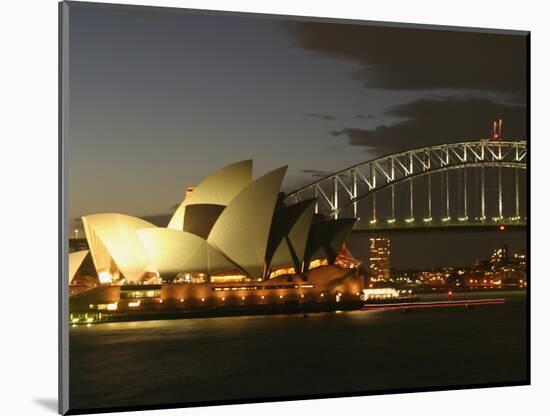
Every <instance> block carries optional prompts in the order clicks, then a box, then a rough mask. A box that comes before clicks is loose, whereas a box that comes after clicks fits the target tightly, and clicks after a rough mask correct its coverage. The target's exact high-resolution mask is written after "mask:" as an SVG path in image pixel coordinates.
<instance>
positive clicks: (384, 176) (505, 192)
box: [285, 140, 528, 232]
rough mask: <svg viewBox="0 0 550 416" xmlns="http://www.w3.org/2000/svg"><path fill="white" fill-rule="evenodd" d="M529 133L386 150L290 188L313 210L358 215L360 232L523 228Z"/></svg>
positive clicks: (332, 214)
mask: <svg viewBox="0 0 550 416" xmlns="http://www.w3.org/2000/svg"><path fill="white" fill-rule="evenodd" d="M527 158H528V157H527V146H526V142H525V141H501V140H497V141H490V140H480V141H470V142H460V143H450V144H442V145H437V146H429V147H422V148H418V149H413V150H408V151H404V152H400V153H396V154H391V155H388V156H384V157H380V158H377V159H374V160H370V161H367V162H364V163H360V164H357V165H355V166H351V167H348V168H346V169H344V170H341V171H339V172H336V173H334V174H331V175H329V176H326V177H324V178H322V179H320V180H318V181H316V182H313V183H311V184H309V185H307V186H304V187H302V188H300V189H298V190H295V191H293V192H290V193H288V194H287V195H286V196H285V200H286V201H287V202H289V203H296V202H299V201H302V200H306V199H309V198H316V201H317V202H316V205H315V212H316V213H319V214H324V215H326V216H328V217H331V218H335V219H336V218H346V217H352V218H357V219H358V221H357V223H356V224H355V228H354V232H373V231H384V232H386V231H392V230H395V231H402V230H418V229H446V228H450V227H452V228H463V229H470V228H474V227H475V228H478V229H495V228H497V227H498V228H500V229H504V228H505V227H506V228H524V227H525V225H526V220H527V207H526V200H527V198H526V195H527V178H526V172H527V169H526V168H527Z"/></svg>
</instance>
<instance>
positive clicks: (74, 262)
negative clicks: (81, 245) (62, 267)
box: [69, 250, 90, 283]
mask: <svg viewBox="0 0 550 416" xmlns="http://www.w3.org/2000/svg"><path fill="white" fill-rule="evenodd" d="M89 252H90V250H82V251H75V252H73V253H69V283H71V280H73V278H74V276H75V274H76V272H77V271H78V268H79V267H80V265H81V264H82V262H83V261H84V259H85V258H86V255H87V254H88V253H89Z"/></svg>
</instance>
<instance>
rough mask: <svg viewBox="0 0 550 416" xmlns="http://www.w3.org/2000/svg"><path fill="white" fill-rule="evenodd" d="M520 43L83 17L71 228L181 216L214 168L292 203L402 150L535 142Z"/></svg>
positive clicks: (185, 17) (85, 11)
mask: <svg viewBox="0 0 550 416" xmlns="http://www.w3.org/2000/svg"><path fill="white" fill-rule="evenodd" d="M526 62H527V56H526V40H525V37H524V36H520V35H518V34H487V33H467V32H460V31H456V32H452V31H442V30H426V29H423V30H420V29H414V30H413V29H400V28H391V27H382V26H365V25H359V24H355V25H349V24H335V23H321V22H308V21H298V20H281V19H274V18H268V17H258V16H254V15H240V16H234V15H206V14H202V15H201V14H200V13H199V12H190V11H184V10H182V9H180V10H178V11H175V9H165V10H163V9H160V8H142V7H127V6H125V7H113V6H108V5H93V6H91V5H89V4H75V3H71V5H70V73H69V76H70V131H69V141H70V143H69V158H70V163H69V202H70V218H71V219H74V218H78V217H80V216H82V215H86V214H90V213H96V212H113V211H115V212H123V213H127V214H129V215H135V216H154V215H167V214H170V213H171V212H173V210H174V209H175V205H176V204H178V203H179V202H180V201H181V199H182V198H183V194H184V191H185V189H186V188H187V186H189V185H196V184H198V183H199V182H200V180H201V179H203V178H204V177H205V176H207V175H208V174H209V173H211V172H212V171H214V170H216V169H219V168H221V167H223V166H225V165H227V164H230V163H232V162H235V161H239V160H243V159H249V158H252V159H253V160H254V176H255V177H257V176H259V175H261V174H263V173H265V172H267V171H268V170H271V169H274V168H277V167H279V166H282V165H288V166H289V168H288V173H287V176H286V179H285V182H284V190H286V191H290V190H292V189H294V188H296V187H298V186H301V185H305V184H307V183H309V182H312V181H313V180H315V179H317V178H318V177H319V176H325V175H326V174H328V173H331V172H334V171H338V170H341V169H344V168H346V167H348V166H351V165H353V164H356V163H359V162H364V161H367V160H369V159H371V158H373V157H375V156H380V155H383V154H388V153H391V152H394V151H396V150H405V149H408V148H414V147H418V146H423V145H430V144H440V143H445V142H450V141H459V140H477V139H480V138H484V137H488V136H489V134H490V128H491V122H492V120H493V119H495V118H496V117H499V116H500V117H503V118H504V120H505V129H504V136H505V137H509V138H513V139H525V134H526V128H525V126H526V116H525V115H526V108H525V105H526V88H527V87H526V77H527V73H526Z"/></svg>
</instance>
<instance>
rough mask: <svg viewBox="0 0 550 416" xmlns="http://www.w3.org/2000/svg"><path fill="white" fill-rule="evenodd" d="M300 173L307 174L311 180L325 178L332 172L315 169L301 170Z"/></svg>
mask: <svg viewBox="0 0 550 416" xmlns="http://www.w3.org/2000/svg"><path fill="white" fill-rule="evenodd" d="M300 172H302V173H307V174H309V175H310V176H311V177H312V178H324V177H325V176H329V175H332V173H333V172H328V171H326V170H317V169H302V170H301V171H300Z"/></svg>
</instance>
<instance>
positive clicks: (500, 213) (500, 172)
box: [498, 147, 503, 219]
mask: <svg viewBox="0 0 550 416" xmlns="http://www.w3.org/2000/svg"><path fill="white" fill-rule="evenodd" d="M499 150H500V147H499ZM498 217H499V219H502V218H503V216H502V168H501V167H500V166H499V167H498Z"/></svg>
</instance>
